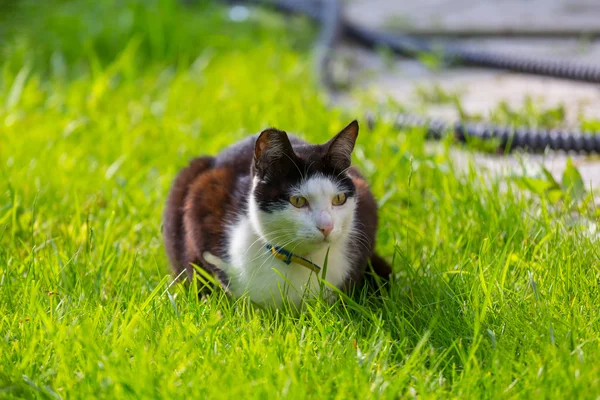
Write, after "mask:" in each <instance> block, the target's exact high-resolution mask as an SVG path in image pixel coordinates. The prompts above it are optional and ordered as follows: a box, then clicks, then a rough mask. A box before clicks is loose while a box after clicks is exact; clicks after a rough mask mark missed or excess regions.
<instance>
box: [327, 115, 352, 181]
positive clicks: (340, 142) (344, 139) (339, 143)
mask: <svg viewBox="0 0 600 400" xmlns="http://www.w3.org/2000/svg"><path fill="white" fill-rule="evenodd" d="M357 137H358V122H357V121H356V120H354V121H352V122H350V124H348V126H347V127H345V128H344V129H342V130H341V132H340V133H338V134H337V135H335V136H334V137H333V139H331V140H330V141H329V142H327V146H328V148H327V156H328V157H329V161H330V162H331V164H332V165H333V166H334V167H335V168H338V169H340V170H344V169H346V168H348V167H350V164H351V162H352V151H353V150H354V144H355V143H356V138H357Z"/></svg>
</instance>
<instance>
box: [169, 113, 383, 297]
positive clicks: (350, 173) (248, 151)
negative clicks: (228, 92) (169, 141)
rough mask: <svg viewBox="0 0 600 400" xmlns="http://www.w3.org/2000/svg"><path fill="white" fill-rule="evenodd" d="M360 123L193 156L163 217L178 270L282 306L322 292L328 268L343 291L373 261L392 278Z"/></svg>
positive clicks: (269, 133) (265, 136) (277, 135)
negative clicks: (363, 162)
mask: <svg viewBox="0 0 600 400" xmlns="http://www.w3.org/2000/svg"><path fill="white" fill-rule="evenodd" d="M358 130H359V126H358V122H357V121H356V120H355V121H352V122H351V123H350V124H349V125H348V126H346V127H345V128H344V129H342V130H341V131H340V132H339V133H338V134H337V135H335V136H334V137H333V138H332V139H331V140H329V141H328V142H327V143H325V144H318V145H313V144H309V143H307V142H305V141H303V140H301V139H299V138H297V137H294V136H292V135H288V134H287V133H286V132H284V131H281V130H278V129H275V128H270V129H266V130H264V131H262V132H261V133H260V134H258V135H253V136H250V137H248V138H246V139H244V140H242V141H240V142H237V143H235V144H233V145H231V146H230V147H228V148H226V149H225V150H223V151H222V152H221V153H220V154H218V155H217V156H215V157H209V156H205V157H199V158H196V159H194V160H192V161H191V162H190V164H189V165H188V166H187V167H186V168H184V169H183V170H182V171H181V172H180V173H179V174H178V176H177V177H176V178H175V180H174V182H173V185H172V188H171V191H170V193H169V196H168V199H167V204H166V208H165V212H164V217H163V236H164V244H165V248H166V251H167V255H168V257H169V260H170V262H171V264H172V267H173V269H174V272H175V274H176V275H177V276H181V275H183V274H184V271H185V272H187V275H188V276H189V277H190V278H191V277H192V276H193V274H194V267H193V265H192V264H195V265H197V266H198V267H201V268H203V269H204V270H205V271H206V272H208V273H209V274H211V275H213V276H214V277H215V278H217V280H218V281H219V282H220V283H221V284H222V286H223V287H224V288H225V289H226V290H227V291H228V292H229V293H230V294H232V295H233V296H235V297H240V296H244V295H247V296H249V297H250V299H251V300H252V301H254V302H255V303H258V304H260V305H263V306H275V307H280V306H281V305H282V304H283V303H284V301H285V300H287V301H288V302H289V303H290V304H294V305H300V304H301V302H302V300H303V299H304V298H306V297H313V296H315V295H317V294H318V293H319V290H320V285H319V281H318V279H317V276H320V277H321V278H323V276H322V275H323V274H324V273H325V272H326V276H325V277H324V279H325V280H326V281H327V282H328V283H329V284H331V285H333V286H335V287H338V288H340V289H342V290H345V291H350V290H352V289H353V288H354V287H356V286H357V285H358V284H360V283H362V282H363V280H364V275H365V270H366V268H367V266H368V263H369V261H370V263H371V266H372V267H373V271H374V272H375V273H376V274H377V275H379V276H381V277H383V278H387V277H388V276H389V275H390V273H391V268H390V266H389V265H388V264H387V263H386V262H385V261H384V260H383V259H382V258H381V257H379V256H377V255H376V254H375V252H374V246H375V234H376V230H377V222H378V219H377V203H376V201H375V198H374V197H373V195H372V193H371V191H370V189H369V185H368V184H367V182H366V181H365V179H364V177H363V176H362V175H361V174H360V173H359V171H358V170H357V169H356V168H355V167H352V166H351V155H352V152H353V150H354V145H355V143H356V139H357V137H358ZM325 258H327V268H326V271H325V268H324V266H325Z"/></svg>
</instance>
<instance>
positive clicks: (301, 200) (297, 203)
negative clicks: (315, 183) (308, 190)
mask: <svg viewBox="0 0 600 400" xmlns="http://www.w3.org/2000/svg"><path fill="white" fill-rule="evenodd" d="M290 203H292V205H293V206H294V207H297V208H302V207H304V206H306V205H307V204H308V202H307V201H306V197H302V196H290Z"/></svg>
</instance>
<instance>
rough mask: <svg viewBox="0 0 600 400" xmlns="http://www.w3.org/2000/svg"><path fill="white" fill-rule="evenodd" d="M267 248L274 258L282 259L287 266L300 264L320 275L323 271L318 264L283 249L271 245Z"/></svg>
mask: <svg viewBox="0 0 600 400" xmlns="http://www.w3.org/2000/svg"><path fill="white" fill-rule="evenodd" d="M265 247H266V248H267V250H270V251H271V253H272V254H273V257H275V258H278V259H280V260H281V261H283V262H284V263H286V264H287V265H290V264H291V263H294V264H300V265H302V266H303V267H306V268H308V269H310V270H311V271H313V272H316V273H319V272H320V271H321V267H319V266H318V265H317V264H315V263H313V262H311V261H309V260H307V259H306V258H304V257H300V256H297V255H295V254H293V253H291V252H289V251H287V250H285V249H284V248H282V247H279V246H272V245H270V244H267V245H266V246H265Z"/></svg>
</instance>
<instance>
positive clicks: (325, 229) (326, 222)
mask: <svg viewBox="0 0 600 400" xmlns="http://www.w3.org/2000/svg"><path fill="white" fill-rule="evenodd" d="M317 229H318V230H319V231H321V233H322V234H323V237H324V238H327V236H329V234H330V233H331V231H332V230H333V219H332V218H331V215H329V213H327V212H325V211H321V215H319V221H318V223H317Z"/></svg>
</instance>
